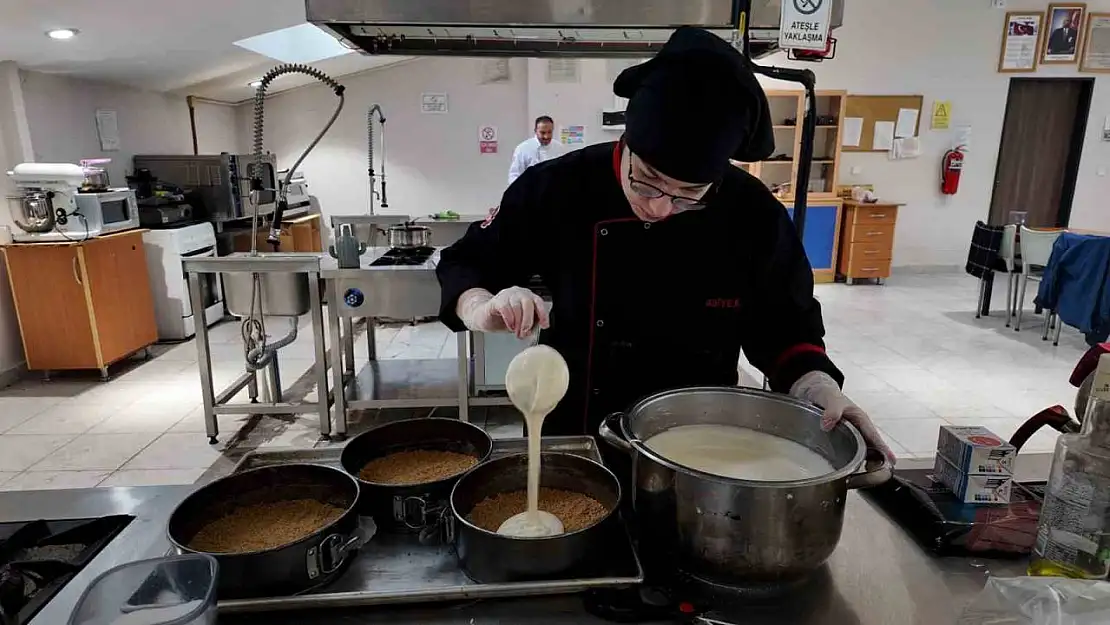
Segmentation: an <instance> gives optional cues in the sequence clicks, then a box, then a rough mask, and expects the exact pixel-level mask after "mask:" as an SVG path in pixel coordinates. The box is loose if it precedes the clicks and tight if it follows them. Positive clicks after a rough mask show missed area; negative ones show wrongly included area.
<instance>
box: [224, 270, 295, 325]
mask: <svg viewBox="0 0 1110 625" xmlns="http://www.w3.org/2000/svg"><path fill="white" fill-rule="evenodd" d="M220 275H221V277H222V279H223V283H224V301H225V302H226V303H227V310H228V312H230V313H231V314H232V315H235V316H236V317H246V316H249V315H250V312H251V295H252V287H253V282H254V280H253V277H254V275H255V274H252V273H248V272H234V273H222V274H220ZM258 275H259V277H260V278H261V279H260V280H259V284H260V286H261V287H262V298H261V299H262V314H263V315H266V316H273V317H299V316H301V315H303V314H306V313H307V312H308V311H309V308H310V307H311V302H310V300H309V297H308V295H309V291H308V274H305V273H278V272H265V273H260V274H258Z"/></svg>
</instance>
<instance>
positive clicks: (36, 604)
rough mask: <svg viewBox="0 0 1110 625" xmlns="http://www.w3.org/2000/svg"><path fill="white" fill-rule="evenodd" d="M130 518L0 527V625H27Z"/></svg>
mask: <svg viewBox="0 0 1110 625" xmlns="http://www.w3.org/2000/svg"><path fill="white" fill-rule="evenodd" d="M133 518H134V517H130V516H110V517H103V518H100V519H72V520H64V521H44V520H39V521H27V522H20V523H0V623H3V624H4V625H23V624H24V623H27V622H29V621H30V620H31V618H32V617H34V615H35V614H36V613H37V612H38V611H39V610H40V609H41V608H42V606H44V605H46V603H47V602H48V601H50V599H52V598H53V597H54V595H55V594H57V593H58V591H59V590H61V589H62V587H64V586H65V585H66V583H67V582H69V580H70V579H71V578H73V576H74V575H76V574H77V572H78V571H80V570H81V569H83V568H84V567H85V565H86V564H88V563H89V562H90V561H91V560H92V559H93V557H95V556H96V554H97V553H99V552H100V550H101V549H103V548H104V546H105V545H107V544H108V543H109V542H110V541H111V540H112V538H114V537H115V536H116V534H118V533H119V532H120V531H121V530H123V528H124V527H126V526H127V524H128V523H130V522H131V520H132V519H133Z"/></svg>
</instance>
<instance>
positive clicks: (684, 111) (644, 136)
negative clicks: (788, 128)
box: [613, 26, 775, 182]
mask: <svg viewBox="0 0 1110 625" xmlns="http://www.w3.org/2000/svg"><path fill="white" fill-rule="evenodd" d="M613 92H614V93H616V94H617V95H618V96H620V97H622V98H628V99H629V102H628V109H627V111H626V113H625V141H626V142H627V143H628V147H629V149H631V150H632V151H633V152H635V153H636V154H637V155H638V156H640V157H641V158H643V159H644V160H645V161H647V163H648V164H650V165H651V166H652V167H654V168H656V169H658V170H659V171H661V172H663V173H664V174H666V175H668V176H670V177H672V178H675V179H677V180H681V181H683V182H715V181H717V180H719V179H720V177H721V175H722V174H723V172H724V171H725V168H726V167H728V166H729V165H728V159H730V158H733V159H736V160H739V161H747V162H752V161H761V160H764V159H766V158H767V157H769V156H771V154H772V153H773V152H774V150H775V139H774V136H773V132H772V127H771V113H770V109H769V107H768V106H767V96H766V94H764V93H763V88H762V87H761V86H760V85H759V82H758V81H757V80H756V78H755V74H753V73H752V70H751V63H750V61H749V60H748V59H747V58H745V57H744V56H743V55H742V54H740V52H739V51H738V50H736V48H734V47H732V45H730V44H729V43H728V42H726V41H725V40H724V39H721V38H720V37H718V36H717V35H714V34H713V33H710V32H709V31H707V30H703V29H701V28H693V27H689V26H684V27H682V28H679V29H678V30H676V31H675V32H674V34H672V35H671V38H670V39H669V40H668V41H667V43H666V44H664V46H663V48H662V49H661V50H660V51H659V53H658V54H656V55H655V57H653V58H652V59H651V60H649V61H647V62H645V63H641V64H639V65H636V66H633V67H630V68H628V69H626V70H624V71H623V72H621V74H620V76H618V77H617V80H616V82H614V83H613Z"/></svg>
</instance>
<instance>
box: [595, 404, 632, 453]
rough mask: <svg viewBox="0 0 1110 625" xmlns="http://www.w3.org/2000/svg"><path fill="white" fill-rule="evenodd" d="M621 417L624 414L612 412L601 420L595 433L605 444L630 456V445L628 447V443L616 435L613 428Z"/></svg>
mask: <svg viewBox="0 0 1110 625" xmlns="http://www.w3.org/2000/svg"><path fill="white" fill-rule="evenodd" d="M623 416H624V413H620V412H614V413H612V414H610V415H609V416H607V417H605V418H604V419H602V420H601V425H599V426H598V428H597V433H598V435H600V436H601V438H602V440H604V441H605V442H606V443H609V444H610V445H612V446H613V447H616V448H617V449H619V450H621V451H623V452H625V453H627V454H630V453H632V445H630V444H629V443H628V441H626V440H624V437H623V436H621V435H620V434H617V430H616V428H615V426H616V424H617V422H618V421H620V419H621V417H623Z"/></svg>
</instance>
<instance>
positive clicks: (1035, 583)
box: [958, 577, 1110, 625]
mask: <svg viewBox="0 0 1110 625" xmlns="http://www.w3.org/2000/svg"><path fill="white" fill-rule="evenodd" d="M1105 623H1110V582H1104V581H1095V580H1080V579H1067V578H1064V577H992V578H990V579H988V580H987V585H986V586H985V587H984V588H983V591H982V592H980V593H979V595H978V596H976V597H975V600H974V601H972V602H971V605H969V606H968V607H967V609H966V610H964V613H963V615H962V616H961V617H960V620H959V622H958V625H1104V624H1105Z"/></svg>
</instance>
